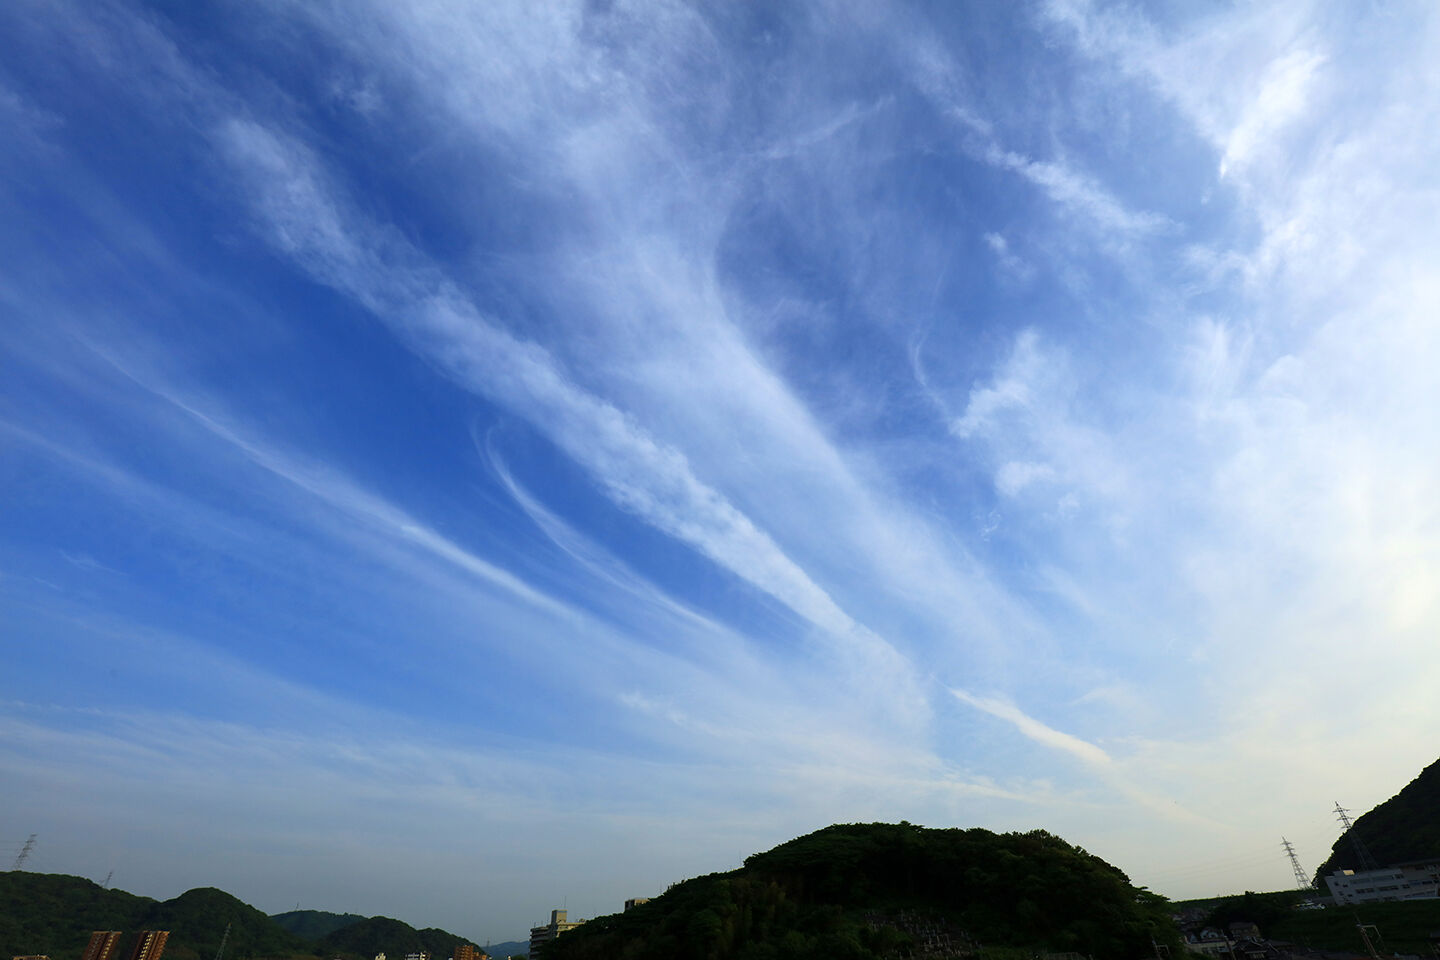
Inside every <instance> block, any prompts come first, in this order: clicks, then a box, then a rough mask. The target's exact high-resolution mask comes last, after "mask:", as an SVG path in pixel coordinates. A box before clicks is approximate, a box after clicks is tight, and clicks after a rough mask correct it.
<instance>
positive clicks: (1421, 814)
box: [1315, 760, 1440, 889]
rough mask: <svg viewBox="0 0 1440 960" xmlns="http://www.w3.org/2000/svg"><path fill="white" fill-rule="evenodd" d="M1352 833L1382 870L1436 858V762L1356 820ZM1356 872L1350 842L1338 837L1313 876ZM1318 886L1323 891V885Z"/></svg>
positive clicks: (1439, 816)
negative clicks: (1400, 864) (1390, 865)
mask: <svg viewBox="0 0 1440 960" xmlns="http://www.w3.org/2000/svg"><path fill="white" fill-rule="evenodd" d="M1355 833H1356V834H1357V835H1358V836H1359V837H1360V839H1361V840H1363V841H1364V842H1365V846H1366V848H1368V849H1369V851H1370V853H1371V855H1372V856H1373V857H1374V858H1375V862H1376V863H1377V864H1379V865H1380V866H1382V867H1383V866H1386V865H1388V864H1392V863H1402V862H1404V861H1406V860H1420V859H1424V858H1427V857H1440V760H1436V761H1435V762H1434V763H1432V764H1430V766H1428V767H1426V768H1425V769H1424V770H1422V771H1420V775H1419V776H1418V777H1416V778H1415V779H1414V780H1411V781H1410V783H1409V784H1408V785H1407V786H1406V787H1405V789H1403V790H1401V791H1400V792H1399V793H1397V794H1395V796H1393V797H1391V798H1390V799H1389V800H1386V801H1385V802H1384V803H1382V804H1380V805H1379V806H1378V807H1376V808H1375V809H1373V810H1371V811H1370V812H1369V813H1367V814H1365V815H1364V816H1362V817H1360V819H1358V820H1356V821H1355ZM1358 869H1360V860H1359V857H1357V856H1356V855H1355V848H1354V846H1353V845H1352V844H1351V842H1350V838H1349V837H1348V836H1341V837H1340V838H1339V839H1337V840H1336V841H1335V844H1334V846H1333V847H1332V848H1331V853H1330V858H1329V859H1328V860H1326V861H1325V862H1324V863H1323V864H1321V865H1320V869H1319V870H1317V871H1316V872H1315V876H1316V877H1317V878H1322V877H1325V876H1327V875H1329V874H1331V873H1334V872H1335V871H1336V870H1358ZM1320 885H1321V887H1322V889H1323V887H1324V883H1323V881H1322V882H1321V884H1320Z"/></svg>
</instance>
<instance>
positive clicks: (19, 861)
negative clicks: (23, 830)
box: [10, 833, 35, 870]
mask: <svg viewBox="0 0 1440 960" xmlns="http://www.w3.org/2000/svg"><path fill="white" fill-rule="evenodd" d="M34 849H35V834H33V833H32V834H30V839H28V840H26V841H25V846H23V847H21V848H20V856H18V857H16V858H15V866H13V867H11V868H10V869H11V870H19V869H20V868H21V867H23V866H25V861H26V860H29V859H30V851H31V850H34Z"/></svg>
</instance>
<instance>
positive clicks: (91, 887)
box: [0, 871, 470, 960]
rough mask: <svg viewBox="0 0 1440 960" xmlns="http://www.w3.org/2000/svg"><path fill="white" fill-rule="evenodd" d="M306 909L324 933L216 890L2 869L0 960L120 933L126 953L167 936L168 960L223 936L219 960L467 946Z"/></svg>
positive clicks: (380, 920)
mask: <svg viewBox="0 0 1440 960" xmlns="http://www.w3.org/2000/svg"><path fill="white" fill-rule="evenodd" d="M310 912H312V913H315V914H317V916H313V917H308V918H301V920H300V922H301V923H302V925H303V924H304V923H310V924H311V925H312V928H313V927H314V926H329V930H328V931H327V933H326V935H325V936H324V937H321V938H319V939H315V938H308V937H303V936H300V935H299V934H297V933H294V932H292V931H291V930H287V929H285V927H283V926H281V925H280V924H279V923H277V922H276V920H275V919H274V918H272V917H267V916H266V915H265V914H264V913H262V912H260V911H259V910H257V909H255V908H254V907H252V906H250V905H249V904H247V903H244V902H243V901H241V900H238V899H236V898H235V897H232V896H231V895H230V894H228V893H226V892H224V891H223V890H216V889H215V888H213V887H204V888H200V889H196V890H189V891H187V892H185V893H182V894H181V895H180V896H178V897H176V898H174V899H173V900H166V901H163V902H161V901H156V900H152V899H151V898H149V897H137V896H135V895H133V894H129V893H125V892H124V891H122V890H106V889H104V888H102V887H101V886H100V885H99V884H97V883H94V882H92V881H90V880H86V879H85V878H83V877H68V876H62V875H58V874H45V873H26V872H23V871H11V872H9V873H0V956H6V957H8V956H21V955H26V954H45V955H48V956H49V957H51V958H52V960H79V957H80V955H81V954H82V953H83V952H84V950H85V944H86V943H87V942H88V941H89V939H90V933H91V931H93V930H123V931H124V932H125V933H126V935H127V940H126V941H125V943H124V945H123V946H122V950H124V949H128V944H129V939H128V938H129V937H132V936H133V935H134V934H135V932H136V931H139V930H169V931H170V939H169V941H168V942H167V943H166V945H165V960H212V958H214V957H215V955H216V953H217V951H219V949H220V942H221V938H222V937H224V938H225V960H261V958H267V960H268V958H277V960H315V957H317V956H325V957H333V956H335V955H337V954H339V955H342V956H345V957H347V958H349V960H371V958H372V957H374V956H375V954H377V953H380V952H384V953H386V954H387V955H389V956H391V957H396V958H399V957H403V956H404V955H405V954H407V953H418V952H422V951H423V952H425V953H428V954H430V955H431V956H432V957H434V958H436V960H447V958H449V957H451V956H453V955H454V952H455V947H456V945H457V944H460V943H468V942H470V941H467V940H465V939H464V938H463V937H458V936H456V935H455V934H453V933H447V932H446V931H444V930H437V929H433V928H431V929H426V930H416V929H415V928H414V927H411V926H409V925H408V924H405V923H401V922H400V921H399V920H391V919H389V918H387V917H372V918H370V919H369V920H366V919H363V918H355V917H354V915H353V914H351V915H342V914H324V915H323V916H320V915H318V914H319V912H318V911H310ZM347 917H349V918H353V919H347ZM326 918H331V919H328V920H327V919H326ZM291 920H292V922H293V921H294V920H295V918H294V917H292V918H291ZM337 921H339V922H338V923H337ZM227 925H228V926H229V928H230V932H229V935H228V936H227V935H226V933H225V928H226V926H227Z"/></svg>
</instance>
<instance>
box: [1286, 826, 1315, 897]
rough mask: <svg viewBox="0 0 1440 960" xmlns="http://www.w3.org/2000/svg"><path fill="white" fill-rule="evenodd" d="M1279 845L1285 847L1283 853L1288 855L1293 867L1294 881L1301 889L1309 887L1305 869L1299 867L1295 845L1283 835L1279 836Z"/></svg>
mask: <svg viewBox="0 0 1440 960" xmlns="http://www.w3.org/2000/svg"><path fill="white" fill-rule="evenodd" d="M1280 846H1282V847H1284V848H1285V853H1286V854H1288V855H1289V857H1290V866H1292V867H1294V868H1295V883H1296V885H1297V886H1299V887H1300V889H1301V890H1309V889H1310V878H1309V877H1307V876H1305V871H1304V870H1301V869H1300V858H1299V857H1297V856H1295V845H1294V844H1292V843H1291V842H1290V841H1289V840H1286V839H1285V838H1284V837H1281V838H1280Z"/></svg>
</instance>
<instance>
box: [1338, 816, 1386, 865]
mask: <svg viewBox="0 0 1440 960" xmlns="http://www.w3.org/2000/svg"><path fill="white" fill-rule="evenodd" d="M1335 813H1336V814H1338V819H1339V820H1340V824H1341V826H1343V827H1344V828H1345V833H1346V834H1348V835H1349V836H1350V843H1351V845H1352V846H1354V847H1355V856H1357V857H1359V858H1360V869H1361V870H1379V869H1380V868H1379V867H1378V866H1376V864H1375V858H1374V857H1372V856H1370V851H1369V850H1368V849H1366V847H1365V841H1364V840H1361V839H1360V834H1358V833H1356V832H1355V824H1353V823H1351V822H1350V811H1349V810H1346V809H1345V808H1344V807H1342V806H1340V801H1339V800H1336V801H1335Z"/></svg>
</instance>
